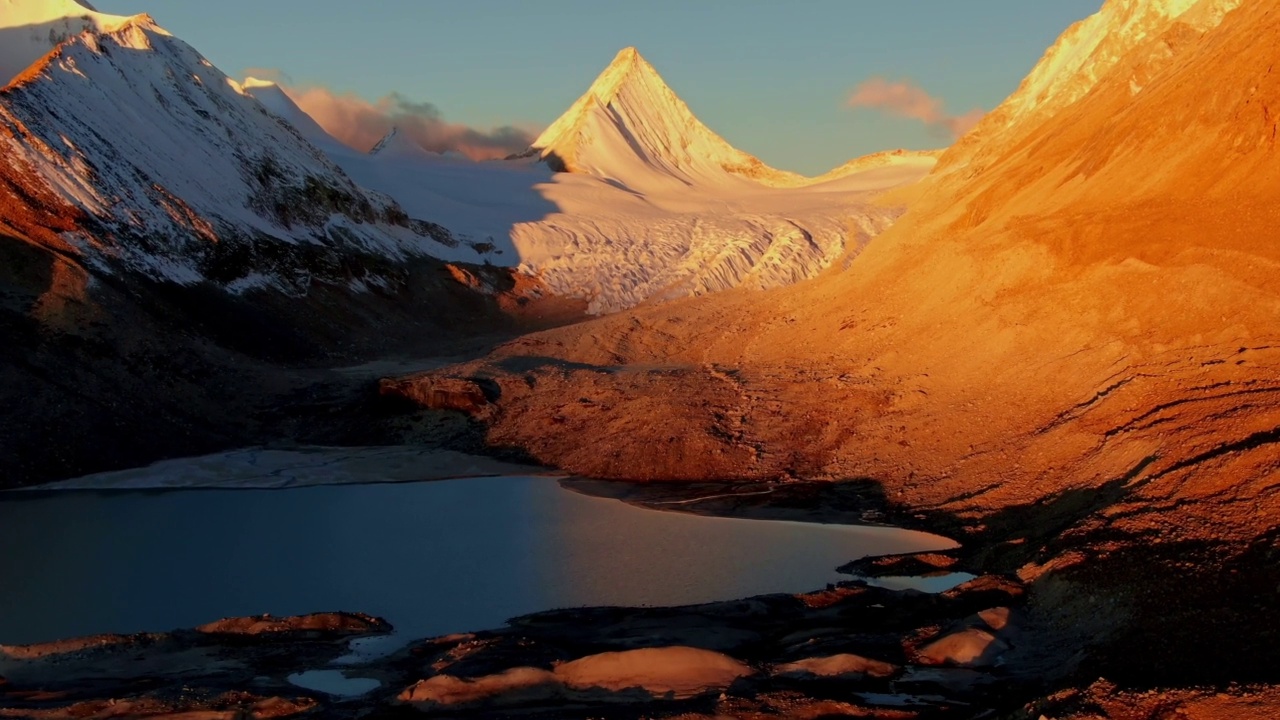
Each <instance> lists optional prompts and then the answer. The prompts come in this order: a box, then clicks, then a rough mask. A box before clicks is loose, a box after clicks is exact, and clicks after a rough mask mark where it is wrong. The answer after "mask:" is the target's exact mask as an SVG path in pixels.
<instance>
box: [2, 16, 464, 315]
mask: <svg viewBox="0 0 1280 720" xmlns="http://www.w3.org/2000/svg"><path fill="white" fill-rule="evenodd" d="M55 5H56V6H57V7H56V8H54V6H55ZM51 8H53V9H58V10H59V11H60V12H64V13H70V15H67V16H65V17H63V18H62V19H58V18H49V17H48V16H49V15H50V13H49V12H45V11H48V10H50V9H51ZM0 10H3V11H5V13H4V14H0V25H2V26H4V27H8V28H14V27H18V28H21V27H24V25H23V24H22V23H24V22H25V21H26V20H27V19H29V18H31V17H41V18H46V20H47V23H52V25H54V26H57V27H63V26H65V25H67V24H68V23H70V26H71V27H73V28H74V27H77V25H76V23H77V22H79V20H77V19H76V18H78V17H79V14H81V13H83V14H85V15H86V17H88V18H89V19H88V20H85V21H84V22H85V23H88V24H89V27H87V29H85V30H84V31H83V32H80V33H79V34H76V35H72V36H70V37H68V38H66V39H62V40H61V41H60V42H58V43H57V44H56V45H55V46H53V47H52V49H51V50H48V51H47V52H46V53H44V54H43V55H42V56H37V59H36V60H35V62H34V63H33V64H32V65H30V66H29V67H27V68H26V69H25V70H23V71H21V72H20V73H18V75H17V76H16V77H15V78H14V79H13V80H12V81H11V82H10V83H9V84H8V85H7V86H6V87H4V88H3V90H0V147H2V148H3V150H2V151H0V172H4V173H5V174H6V176H7V177H8V178H9V180H8V181H9V182H10V183H14V182H15V181H14V180H13V178H21V184H23V185H24V186H25V187H26V190H25V191H24V192H25V193H26V194H28V195H32V196H35V195H38V194H47V195H52V196H53V197H56V198H57V199H58V200H59V201H60V202H61V203H63V204H65V205H66V206H67V207H69V208H72V209H74V211H75V212H76V213H77V214H82V217H83V218H84V220H83V221H82V222H81V223H80V227H78V228H77V230H76V231H74V232H69V233H64V236H63V239H64V240H66V241H67V242H69V243H70V244H72V245H74V246H76V247H78V248H79V249H81V250H83V251H86V252H87V253H88V258H89V260H90V261H92V262H97V263H98V264H99V265H101V266H103V267H107V266H111V265H113V264H123V265H124V266H125V267H128V268H131V269H134V270H138V271H141V272H144V273H146V274H148V275H151V276H153V277H156V278H158V279H165V280H171V281H177V282H183V283H187V282H197V281H200V280H206V279H208V280H214V281H216V282H219V283H221V284H224V285H226V286H228V287H230V288H232V289H237V290H238V289H245V288H248V287H252V286H255V285H262V284H277V285H284V286H289V285H293V284H296V283H297V282H301V283H305V282H309V279H310V277H311V276H312V275H314V274H324V273H325V272H326V269H328V270H332V271H334V273H335V275H337V276H341V275H344V274H349V273H350V272H352V267H353V266H356V267H358V266H359V265H360V263H352V262H351V261H350V260H351V259H350V258H348V259H347V260H346V261H344V260H343V259H342V258H341V257H340V256H341V255H342V254H344V253H346V254H353V253H354V254H357V255H358V254H365V255H372V256H375V257H378V258H383V259H389V260H393V261H394V260H396V259H401V258H405V257H408V256H412V255H423V254H425V255H433V256H437V257H443V258H449V259H467V260H475V259H477V255H476V254H475V253H474V252H473V251H471V250H470V248H466V247H463V248H459V247H457V244H456V243H453V242H452V241H451V239H450V238H449V237H448V235H447V233H442V232H441V229H440V228H439V227H438V226H433V225H432V224H431V223H426V222H422V221H418V220H415V219H413V218H411V217H410V216H409V215H408V214H407V213H406V212H405V211H404V210H403V209H402V208H400V207H399V206H398V205H397V204H396V203H395V202H394V201H393V200H392V199H390V198H388V197H385V196H382V195H379V194H377V193H372V192H369V191H366V190H364V189H362V188H361V187H359V186H358V185H356V184H355V183H354V182H353V181H352V180H351V179H350V178H349V177H348V176H347V175H346V174H345V173H344V172H343V171H342V170H341V169H340V168H339V167H338V166H337V165H335V164H334V163H333V161H332V160H330V159H329V158H328V157H327V156H326V155H325V154H324V153H322V152H320V151H318V150H317V149H316V147H314V146H313V145H312V144H311V143H309V142H308V141H307V139H306V138H304V137H303V136H302V134H300V132H299V131H298V130H296V129H295V128H294V127H293V126H291V125H289V124H287V123H282V122H280V121H279V120H278V119H277V118H276V117H275V116H274V115H272V114H270V113H269V112H267V111H266V109H265V108H264V107H263V105H262V104H261V103H260V102H259V101H258V100H256V99H255V98H254V97H253V96H252V95H250V94H247V93H246V91H245V89H244V88H243V87H242V86H240V85H239V84H237V83H235V82H232V81H230V80H229V79H228V78H227V77H226V76H225V75H224V74H223V73H222V72H220V71H219V70H218V69H217V68H215V67H213V65H211V64H210V63H209V62H208V61H207V60H205V59H204V58H203V57H202V56H201V55H200V54H199V53H197V52H196V51H195V50H194V49H192V48H191V47H190V46H189V45H187V44H186V43H184V42H182V41H181V40H179V39H178V38H175V37H173V36H172V35H171V34H169V33H168V32H166V31H165V30H163V29H162V28H160V27H158V26H157V25H156V24H155V22H154V21H153V20H152V19H151V18H150V17H148V16H145V15H141V16H136V17H132V18H124V19H116V18H109V16H99V15H95V14H93V13H92V11H91V10H89V9H88V8H87V7H84V6H81V5H78V4H76V3H74V2H69V0H67V1H62V2H58V3H46V2H43V1H42V0H6V4H5V5H3V6H0ZM48 39H49V40H59V36H56V35H55V36H52V37H50V38H48ZM33 184H39V185H40V186H41V187H33ZM302 255H306V256H307V260H305V261H304V260H303V259H302V257H301V256H302ZM104 257H109V258H113V262H112V263H103V262H101V260H102V259H103V258H104ZM341 268H345V269H341ZM357 272H363V271H359V270H358V271H357ZM354 279H355V280H356V281H361V280H362V278H359V277H357V278H354ZM374 280H375V281H376V278H374Z"/></svg>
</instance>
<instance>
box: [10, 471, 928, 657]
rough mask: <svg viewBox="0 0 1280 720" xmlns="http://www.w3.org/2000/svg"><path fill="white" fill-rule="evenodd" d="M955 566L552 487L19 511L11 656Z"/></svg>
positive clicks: (722, 592) (134, 496) (497, 484)
mask: <svg viewBox="0 0 1280 720" xmlns="http://www.w3.org/2000/svg"><path fill="white" fill-rule="evenodd" d="M950 546H952V543H950V542H949V541H947V540H945V539H942V538H938V537H936V536H931V535H926V534H923V533H916V532H911V531H905V530H896V529H892V528H869V527H851V526H839V525H814V524H806V523H790V522H770V521H759V520H731V519H721V518H705V517H695V516H692V515H681V514H676V513H667V512H657V511H653V510H644V509H639V508H635V507H631V506H629V505H625V504H623V503H621V502H618V501H616V500H609V499H603V498H594V497H588V496H585V495H580V494H578V493H575V492H572V491H569V490H565V489H563V488H561V487H560V485H559V484H558V483H557V482H556V481H555V480H553V479H549V478H526V477H508V478H483V479H474V480H451V481H445V482H432V483H419V484H404V485H347V486H327V487H312V488H299V489H293V490H283V491H281V490H275V491H258V490H183V491H166V492H152V493H145V492H127V493H90V492H77V493H55V494H43V495H36V496H21V495H6V496H3V498H2V499H0V643H4V644H17V643H31V642H42V641H47V640H53V639H58V638H65V637H72V636H77V635H88V634H96V633H107V632H120V633H129V632H140V631H161V630H170V629H174V628H180V627H191V626H194V625H199V624H202V623H205V622H209V621H211V620H216V619H218V618H222V617H228V616H239V615H253V614H260V613H271V614H273V615H290V614H299V613H308V612H318V611H327V610H353V611H360V612H367V613H370V614H373V615H378V616H381V617H385V618H387V619H388V620H389V621H391V622H392V623H393V624H394V625H395V626H396V628H397V631H398V632H399V633H401V634H409V635H411V636H414V637H426V636H432V635H441V634H445V633H450V632H458V631H464V630H477V629H482V628H488V627H495V626H498V625H501V624H502V623H503V622H504V621H505V620H507V619H508V618H510V617H514V616H516V615H520V614H524V613H529V612H535V611H538V610H547V609H551V608H557V607H575V606H589V605H682V604H687V603H697V602H707V601H712V600H727V599H732V598H738V597H746V596H750V595H759V594H763V593H772V592H800V591H806V590H812V589H816V588H820V587H822V586H823V585H824V584H825V583H828V582H833V581H835V580H837V579H839V578H840V576H839V575H837V573H836V572H835V570H834V568H835V567H837V566H838V565H840V564H842V563H845V562H848V561H850V560H853V559H855V558H858V557H862V556H865V555H869V554H881V553H894V552H912V551H918V550H930V549H940V548H943V547H950Z"/></svg>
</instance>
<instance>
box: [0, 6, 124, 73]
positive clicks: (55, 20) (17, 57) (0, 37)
mask: <svg viewBox="0 0 1280 720" xmlns="http://www.w3.org/2000/svg"><path fill="white" fill-rule="evenodd" d="M128 20H129V18H127V17H122V16H118V15H106V14H103V13H100V12H98V11H96V10H95V9H94V8H93V6H92V5H90V4H89V3H87V2H77V0H41V1H36V2H33V1H32V0H0V82H3V83H7V82H8V81H9V80H10V79H11V78H13V77H14V76H16V75H18V73H21V72H22V71H23V70H26V69H27V68H28V67H30V66H31V64H32V63H34V62H35V61H36V60H39V59H40V57H41V56H42V55H44V54H45V53H47V52H49V51H50V50H51V49H53V48H54V47H55V46H57V45H58V44H60V43H62V42H64V41H66V40H67V39H69V38H71V37H73V36H75V35H79V34H80V33H82V32H85V31H88V30H97V31H105V30H111V29H114V28H117V27H119V26H121V25H123V24H124V23H125V22H127V21H128Z"/></svg>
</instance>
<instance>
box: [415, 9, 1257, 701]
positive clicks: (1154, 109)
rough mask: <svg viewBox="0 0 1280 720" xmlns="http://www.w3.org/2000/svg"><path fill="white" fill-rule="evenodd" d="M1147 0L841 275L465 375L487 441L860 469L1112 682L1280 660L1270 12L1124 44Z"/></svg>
mask: <svg viewBox="0 0 1280 720" xmlns="http://www.w3.org/2000/svg"><path fill="white" fill-rule="evenodd" d="M1139 6H1142V7H1165V4H1161V3H1151V4H1149V5H1144V4H1134V3H1129V2H1123V1H1121V0H1112V2H1109V3H1108V4H1107V6H1106V8H1104V10H1103V12H1102V14H1101V17H1103V18H1113V19H1116V20H1114V22H1113V24H1111V25H1106V26H1102V27H1101V29H1100V30H1099V32H1102V33H1103V34H1104V35H1105V36H1106V37H1103V38H1101V39H1100V40H1099V42H1098V47H1128V48H1129V49H1128V50H1127V51H1125V52H1123V53H1122V54H1121V55H1122V56H1121V57H1119V58H1118V59H1117V60H1116V61H1115V62H1113V63H1110V64H1109V66H1108V67H1109V69H1103V68H1102V66H1098V70H1097V74H1098V77H1097V78H1096V82H1092V83H1091V84H1090V85H1089V87H1087V88H1085V90H1084V91H1082V92H1081V93H1080V94H1079V97H1078V99H1075V100H1074V101H1072V102H1063V103H1062V104H1061V106H1060V107H1059V108H1057V109H1056V110H1055V111H1054V112H1053V113H1052V114H1051V115H1050V116H1047V117H1045V118H1043V120H1042V121H1038V125H1037V127H1036V128H1035V129H1034V130H1033V131H1029V132H1028V134H1027V135H1026V136H1025V137H1023V138H1021V139H1019V140H1017V141H1009V140H1008V139H1007V138H1004V137H1001V136H997V135H994V134H993V135H989V136H984V135H983V133H982V131H981V129H979V130H978V131H975V133H976V135H975V136H974V137H973V138H971V140H970V142H971V143H974V144H975V148H976V150H975V155H974V157H981V158H985V159H984V160H983V161H982V162H980V163H978V164H976V165H971V166H969V167H970V170H969V171H968V172H969V173H971V174H972V177H967V178H966V176H965V175H964V174H962V173H951V174H950V175H944V176H942V177H940V178H934V179H933V180H931V181H929V182H930V186H929V188H928V190H927V191H926V192H925V193H924V194H923V196H922V197H921V198H920V199H919V201H918V202H917V203H916V204H915V205H913V206H912V207H911V209H910V210H909V211H908V213H907V214H906V215H905V216H904V217H903V218H902V219H901V220H900V221H899V222H898V223H897V224H896V225H895V226H894V227H893V228H891V229H890V230H889V231H888V232H886V233H885V234H883V235H881V236H880V237H878V238H877V239H875V240H874V241H873V242H871V243H870V245H869V246H868V248H867V250H866V251H865V252H864V253H863V254H862V255H860V256H859V257H858V258H857V259H856V260H854V261H853V262H852V263H850V264H849V266H848V268H847V269H846V270H844V272H838V273H828V274H826V275H824V276H822V277H820V278H818V279H817V280H815V281H812V282H809V283H803V284H801V285H798V286H795V287H792V288H783V289H779V290H775V291H771V292H769V293H767V294H765V295H762V296H761V295H750V294H747V293H729V294H725V295H721V296H717V297H714V298H709V299H700V300H698V301H686V302H681V303H677V304H672V305H670V306H666V307H660V308H650V309H642V310H636V311H632V312H629V313H626V314H623V315H619V316H616V317H611V318H605V319H602V320H598V321H595V322H592V323H588V324H584V325H581V326H578V327H574V328H569V329H564V330H559V331H554V332H550V333H544V334H541V335H536V336H532V337H529V338H525V339H522V340H521V341H519V342H517V343H512V344H509V345H507V346H505V347H503V348H500V349H499V350H498V351H497V352H496V353H495V354H494V356H493V357H491V358H490V359H489V360H487V361H486V362H483V363H476V364H473V365H470V366H467V367H465V368H454V369H449V370H447V371H444V372H446V373H448V374H451V375H465V376H469V377H475V376H481V377H487V378H491V379H492V380H493V381H495V382H497V383H498V384H499V385H500V386H501V388H502V400H501V402H500V408H499V409H498V410H497V411H496V412H494V413H493V414H492V416H491V417H490V419H489V423H490V429H489V433H490V442H492V443H493V444H495V445H501V446H504V447H511V446H515V447H520V448H524V449H525V450H527V451H528V452H529V454H530V455H532V456H533V457H535V458H537V459H539V460H541V461H543V462H546V463H548V464H552V465H556V466H559V467H563V468H566V469H568V470H571V471H573V472H577V473H581V474H584V475H589V476H597V477H616V478H628V479H637V480H707V479H737V480H755V481H776V480H785V479H787V478H791V477H817V478H827V479H831V480H853V479H870V480H871V481H873V483H874V484H875V486H876V487H877V488H878V490H877V494H878V495H879V497H881V498H882V501H881V505H882V506H883V510H884V512H886V513H888V514H889V515H890V516H893V515H894V514H895V513H898V514H899V515H898V516H899V517H906V518H910V517H927V518H931V522H933V523H936V524H935V525H934V527H949V528H952V529H953V531H954V532H958V533H962V534H964V535H965V536H967V537H968V538H970V540H971V542H972V543H973V545H974V546H975V547H976V548H981V550H980V551H979V550H977V549H975V553H977V554H978V557H975V560H974V561H975V562H977V563H980V564H981V566H982V567H984V568H986V569H992V568H1000V569H1004V570H1007V571H1010V572H1017V573H1019V574H1020V575H1021V576H1022V577H1023V578H1024V579H1027V580H1033V581H1036V582H1037V587H1040V588H1042V590H1041V592H1040V594H1037V595H1035V596H1034V597H1035V598H1037V599H1036V600H1035V601H1033V602H1037V603H1041V605H1040V606H1039V609H1040V612H1042V613H1043V615H1042V616H1041V617H1042V619H1043V620H1044V622H1045V623H1046V627H1049V626H1052V627H1055V628H1058V630H1061V631H1062V632H1067V633H1070V632H1076V631H1078V632H1079V635H1078V636H1077V637H1076V638H1075V639H1074V640H1071V641H1070V642H1069V643H1068V645H1069V646H1071V647H1073V648H1075V649H1076V650H1079V651H1081V652H1082V653H1083V652H1087V648H1088V647H1089V646H1090V645H1093V644H1098V645H1101V646H1102V649H1101V650H1099V651H1098V653H1096V654H1092V655H1088V657H1090V658H1092V659H1091V661H1090V662H1092V663H1093V664H1092V665H1088V666H1087V668H1088V669H1087V670H1086V671H1085V672H1089V673H1095V674H1094V675H1093V677H1094V678H1096V677H1097V674H1096V673H1105V674H1106V675H1107V677H1108V678H1111V679H1123V681H1124V682H1125V683H1132V684H1136V685H1142V684H1149V683H1169V682H1187V681H1188V680H1187V678H1192V677H1197V678H1200V681H1201V682H1226V681H1230V680H1241V681H1243V680H1266V681H1277V680H1280V678H1277V677H1274V674H1273V673H1271V671H1270V670H1269V669H1270V668H1275V667H1280V662H1278V661H1280V657H1277V656H1276V650H1275V648H1276V647H1277V644H1276V641H1277V638H1276V636H1275V633H1274V631H1273V630H1271V628H1272V627H1273V625H1272V624H1270V622H1269V621H1268V620H1267V619H1266V617H1265V616H1266V613H1265V612H1264V610H1263V607H1264V606H1265V603H1264V604H1259V602H1260V601H1259V600H1258V598H1260V597H1267V598H1272V597H1274V588H1275V587H1276V586H1277V584H1280V561H1278V559H1280V552H1278V551H1277V549H1276V548H1277V546H1276V537H1277V536H1278V535H1280V533H1278V532H1277V529H1276V528H1277V525H1278V524H1280V523H1278V521H1277V518H1280V493H1277V492H1276V489H1277V487H1280V476H1277V474H1276V469H1277V468H1278V467H1280V443H1278V442H1277V440H1278V439H1280V402H1277V398H1280V394H1277V393H1278V392H1280V391H1278V388H1277V386H1276V383H1275V378H1276V376H1277V374H1278V371H1280V351H1277V347H1280V337H1277V335H1278V333H1277V331H1276V317H1277V312H1278V311H1280V285H1277V281H1276V278H1277V277H1280V276H1278V275H1277V273H1276V270H1277V261H1278V260H1280V257H1277V251H1276V249H1275V243H1274V242H1272V238H1273V236H1274V232H1275V231H1274V228H1275V227H1276V226H1277V221H1278V220H1280V217H1277V211H1276V206H1275V203H1274V202H1273V198H1274V195H1275V193H1276V190H1277V188H1278V187H1280V176H1278V175H1277V170H1276V168H1277V167H1278V165H1277V159H1278V158H1277V150H1276V146H1275V142H1274V141H1275V137H1276V127H1277V126H1276V119H1275V113H1274V112H1273V110H1272V108H1275V107H1277V106H1280V105H1278V104H1280V79H1277V78H1280V76H1278V75H1277V74H1276V73H1274V72H1272V71H1271V68H1272V66H1273V64H1274V58H1275V57H1276V55H1277V53H1278V52H1280V45H1277V43H1278V42H1280V40H1278V38H1280V10H1278V9H1277V8H1276V6H1275V4H1274V3H1269V2H1246V3H1243V4H1241V5H1240V7H1239V8H1237V9H1235V10H1233V11H1231V12H1225V13H1224V12H1222V10H1223V9H1224V8H1226V6H1224V5H1221V4H1215V3H1213V2H1209V1H1207V0H1206V2H1202V3H1198V4H1186V3H1184V4H1183V5H1182V6H1180V7H1183V10H1184V12H1182V13H1181V14H1179V15H1177V16H1176V18H1174V20H1175V21H1173V22H1170V23H1156V24H1155V25H1153V26H1152V27H1153V28H1154V29H1152V30H1150V31H1149V33H1148V34H1147V35H1146V36H1145V37H1135V38H1134V39H1133V40H1132V41H1130V40H1125V42H1124V43H1120V44H1117V40H1116V38H1129V37H1130V36H1129V34H1128V33H1129V32H1130V25H1129V24H1128V23H1127V22H1126V21H1122V20H1120V18H1127V17H1128V15H1126V14H1125V13H1123V12H1121V11H1122V10H1125V9H1126V8H1137V7H1139ZM1169 7H1172V6H1169ZM1187 18H1210V19H1212V20H1217V21H1220V23H1215V22H1209V21H1205V22H1200V21H1198V20H1197V21H1196V22H1191V21H1189V20H1186V19H1187ZM1184 20H1185V21H1184ZM1076 32H1077V33H1078V32H1079V31H1078V30H1077V31H1076ZM1113 35H1114V37H1112V36H1113ZM1070 37H1072V36H1071V35H1069V36H1068V39H1069V38H1070ZM1135 77H1141V78H1142V80H1141V82H1140V83H1138V85H1140V87H1137V86H1135V84H1134V82H1133V80H1134V78H1135ZM953 152H954V151H953ZM400 382H401V383H410V384H411V383H412V382H414V379H412V378H410V379H406V380H402V381H400ZM533 387H536V391H533V390H528V388H533ZM655 448H660V450H655ZM1267 602H1269V601H1267ZM1216 607H1221V608H1222V610H1221V612H1213V611H1211V612H1210V614H1211V615H1212V617H1211V618H1210V619H1200V620H1197V619H1195V618H1201V616H1202V614H1203V613H1204V612H1205V610H1204V609H1205V608H1216ZM1090 618H1093V619H1100V621H1101V623H1102V625H1101V626H1096V627H1089V628H1087V629H1086V626H1087V623H1086V620H1089V619H1090ZM1072 628H1075V630H1072ZM1180 633H1182V634H1185V635H1181V634H1180ZM1057 637H1058V639H1059V640H1062V636H1057ZM1188 638H1193V639H1188ZM1193 648H1194V649H1193ZM1078 657H1086V655H1083V654H1082V655H1080V656H1078Z"/></svg>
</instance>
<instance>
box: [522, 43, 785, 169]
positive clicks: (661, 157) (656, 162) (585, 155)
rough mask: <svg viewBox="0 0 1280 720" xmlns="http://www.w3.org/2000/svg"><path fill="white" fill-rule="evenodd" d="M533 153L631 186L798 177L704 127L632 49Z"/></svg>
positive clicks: (552, 127)
mask: <svg viewBox="0 0 1280 720" xmlns="http://www.w3.org/2000/svg"><path fill="white" fill-rule="evenodd" d="M531 150H532V153H535V154H537V155H538V156H539V157H541V158H542V159H543V160H545V161H546V162H547V164H548V165H549V166H551V167H552V168H554V169H556V170H558V171H568V172H576V173H585V174H591V175H597V176H600V177H606V178H609V179H610V180H613V181H615V182H622V183H623V184H626V185H627V186H629V187H631V188H633V189H641V188H646V187H656V186H658V185H663V186H669V187H689V186H691V185H708V186H709V185H722V184H724V183H725V182H726V181H730V180H734V179H737V180H740V179H743V178H745V179H748V180H752V181H756V182H761V183H765V184H772V185H794V184H797V183H798V182H800V181H801V180H803V179H802V178H800V177H799V176H797V175H793V174H791V173H785V172H781V171H778V170H774V169H773V168H770V167H768V166H766V165H764V163H762V162H760V161H759V160H758V159H756V158H754V157H752V156H750V155H748V154H746V153H744V152H742V151H740V150H737V149H735V148H734V147H732V146H731V145H729V143H728V142H726V141H725V140H724V138H721V137H720V136H719V135H717V134H715V133H714V132H713V131H712V130H711V129H710V128H708V127H707V126H706V125H703V124H702V122H701V121H699V120H698V119H697V118H696V117H694V115H693V112H692V111H691V110H690V109H689V106H688V105H686V104H685V103H684V101H683V100H681V99H680V98H679V97H677V96H676V94H675V93H674V92H673V91H672V90H671V88H670V87H668V86H667V84H666V82H664V81H663V79H662V77H661V76H660V75H659V74H658V71H657V70H656V69H654V67H653V66H652V65H650V64H649V62H648V61H647V60H645V59H644V58H643V57H642V56H641V55H640V53H639V52H638V51H637V50H636V49H635V48H634V47H628V48H623V49H622V51H621V52H619V53H618V54H617V55H616V56H615V57H614V58H613V61H612V62H610V63H609V65H608V67H606V68H605V69H604V72H602V73H600V75H599V76H598V77H597V78H596V79H595V82H593V83H591V87H590V88H588V90H587V92H586V93H584V94H583V95H582V97H580V98H578V100H577V101H576V102H574V103H573V105H572V106H570V108H569V109H568V110H567V111H566V112H565V113H564V114H563V115H561V116H560V117H559V119H557V120H556V121H555V122H554V123H552V124H551V125H550V127H548V128H547V129H546V130H545V131H543V133H542V135H540V136H539V137H538V139H537V140H535V141H534V143H533V147H532V148H531Z"/></svg>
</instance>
